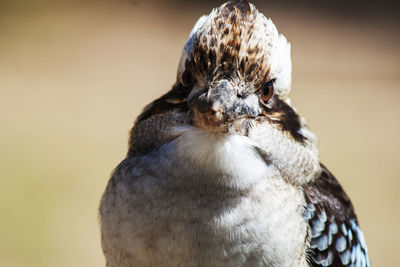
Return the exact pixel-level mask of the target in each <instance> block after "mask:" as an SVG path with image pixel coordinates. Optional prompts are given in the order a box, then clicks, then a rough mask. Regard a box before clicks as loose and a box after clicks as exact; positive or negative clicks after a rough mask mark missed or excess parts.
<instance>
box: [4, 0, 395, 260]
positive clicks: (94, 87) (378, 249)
mask: <svg viewBox="0 0 400 267" xmlns="http://www.w3.org/2000/svg"><path fill="white" fill-rule="evenodd" d="M221 3H222V1H183V0H181V1H168V2H166V1H164V2H161V1H158V2H157V1H144V0H132V1H122V0H121V1H118V0H113V1H111V0H109V1H90V0H83V1H72V0H71V1H67V0H65V1H56V0H54V1H51V0H48V1H45V0H36V1H34V0H32V1H28V0H26V1H18V0H9V1H4V0H3V1H2V0H0V127H1V128H0V214H1V219H0V266H4V267H25V266H30V267H39V266H40V267H47V266H49V267H50V266H51V267H53V266H60V267H63V266H68V267H69V266H104V259H103V255H102V251H101V246H100V234H99V227H98V215H97V208H98V205H99V200H100V197H101V194H102V192H103V190H104V188H105V186H106V183H107V180H108V177H109V174H110V173H111V171H112V169H113V168H114V167H115V166H116V165H117V164H118V163H119V162H120V161H121V160H122V159H123V158H124V156H125V153H126V150H127V139H128V131H129V129H130V128H131V126H132V124H133V121H134V119H135V117H136V116H137V115H138V113H139V112H140V110H141V109H142V108H143V107H144V105H146V104H147V103H149V102H151V101H152V100H153V99H155V98H156V97H158V96H160V95H161V94H163V93H164V92H166V91H167V90H169V89H170V87H171V85H172V83H173V82H174V80H175V74H176V67H177V64H178V59H179V56H180V52H181V49H182V47H183V44H184V42H185V39H186V37H187V36H188V34H189V32H190V29H191V27H192V26H193V24H194V23H195V21H196V20H197V19H198V18H199V17H200V16H201V15H202V14H205V13H208V12H209V11H210V10H211V8H212V7H214V6H217V5H219V4H221ZM255 4H256V5H257V6H258V8H259V9H260V10H261V11H262V12H263V13H265V14H266V15H267V16H269V17H271V18H272V20H273V21H274V22H275V24H276V25H277V27H278V29H279V31H281V32H282V33H284V34H285V36H286V37H287V38H288V40H289V41H290V42H291V43H292V49H293V51H292V58H293V91H292V101H293V104H294V105H295V106H296V107H297V109H298V111H299V112H300V113H301V114H302V115H303V116H304V117H305V118H307V121H308V123H309V125H310V126H311V128H312V129H313V130H314V131H315V132H316V133H317V135H318V136H319V140H320V152H321V160H322V161H323V162H324V163H325V164H326V165H327V166H328V167H329V169H330V170H331V171H332V172H333V173H334V174H335V175H336V176H337V177H338V179H339V180H340V182H341V183H342V184H343V186H344V188H345V189H346V191H347V192H348V193H349V195H350V196H351V198H352V201H353V203H354V205H355V207H356V210H357V213H358V216H359V220H360V222H361V226H362V229H363V231H364V233H365V237H366V240H367V243H368V247H369V252H370V257H371V261H372V264H373V265H374V266H400V253H399V252H398V247H399V246H398V242H400V231H398V227H399V225H400V209H399V205H400V193H399V187H400V154H399V152H398V151H399V149H400V138H399V137H400V136H399V131H400V120H399V116H400V104H399V100H400V51H399V41H400V34H399V26H400V23H399V21H400V19H399V16H398V14H399V13H398V11H399V9H398V6H396V2H395V1H386V2H383V1H357V0H352V1H340V0H336V1H333V0H332V1H314V0H311V1H290V0H284V1H255Z"/></svg>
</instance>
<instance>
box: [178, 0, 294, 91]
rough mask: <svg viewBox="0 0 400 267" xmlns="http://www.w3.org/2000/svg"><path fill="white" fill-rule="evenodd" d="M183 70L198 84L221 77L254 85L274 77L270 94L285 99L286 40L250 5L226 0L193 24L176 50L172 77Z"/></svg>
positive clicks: (288, 69) (287, 82) (288, 70)
mask: <svg viewBox="0 0 400 267" xmlns="http://www.w3.org/2000/svg"><path fill="white" fill-rule="evenodd" d="M185 71H189V72H191V74H192V75H193V76H194V77H195V79H196V81H197V82H198V83H200V85H201V86H207V84H209V83H212V82H213V79H218V78H219V77H220V76H224V77H230V78H238V79H240V80H242V81H244V82H245V83H247V86H253V87H254V88H255V89H257V88H256V87H258V86H261V85H262V84H263V83H266V82H267V81H268V80H271V79H275V90H276V93H277V94H278V95H279V97H280V98H282V99H285V98H286V97H287V95H288V93H289V91H290V86H291V59H290V44H289V43H288V42H287V40H286V38H285V37H284V36H283V35H281V34H279V33H278V31H277V29H276V27H275V25H274V23H273V22H272V21H271V20H270V19H268V18H266V17H265V16H264V15H263V14H261V13H260V12H258V10H257V9H256V7H255V6H254V5H252V4H249V3H248V2H247V1H231V2H228V3H225V4H223V5H222V6H221V7H219V8H217V9H214V10H212V12H211V13H210V14H209V15H208V16H202V17H201V18H200V19H199V20H198V21H197V23H196V24H195V26H194V28H193V30H192V31H191V33H190V36H189V38H188V40H187V41H186V44H185V47H184V49H183V52H182V57H181V60H180V64H179V67H178V81H179V80H180V79H181V76H182V74H183V73H184V72H185Z"/></svg>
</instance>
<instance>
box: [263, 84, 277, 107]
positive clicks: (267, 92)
mask: <svg viewBox="0 0 400 267" xmlns="http://www.w3.org/2000/svg"><path fill="white" fill-rule="evenodd" d="M273 96H274V80H270V81H269V82H267V83H266V84H265V85H264V87H263V88H262V91H261V94H260V98H261V101H262V102H263V103H264V104H267V103H268V101H269V100H270V99H271V98H272V97H273Z"/></svg>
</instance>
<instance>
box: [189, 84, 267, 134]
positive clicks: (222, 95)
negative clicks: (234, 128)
mask: <svg viewBox="0 0 400 267" xmlns="http://www.w3.org/2000/svg"><path fill="white" fill-rule="evenodd" d="M250 101H251V99H250ZM188 104H189V107H190V109H191V111H192V113H193V117H194V122H195V124H196V125H198V126H203V127H206V128H210V127H216V126H217V127H220V126H221V125H223V124H225V123H226V122H230V121H233V120H234V119H236V118H238V117H243V116H254V117H255V116H257V115H258V112H259V111H258V110H253V109H252V108H250V106H249V99H244V98H242V97H240V96H239V95H238V90H237V88H235V87H234V85H233V84H232V83H231V82H230V81H228V80H226V79H222V80H220V81H218V82H216V83H215V84H212V85H211V86H210V87H209V88H206V89H202V90H197V91H194V92H192V93H191V94H190V95H189V97H188Z"/></svg>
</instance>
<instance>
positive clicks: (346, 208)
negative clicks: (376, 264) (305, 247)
mask: <svg viewBox="0 0 400 267" xmlns="http://www.w3.org/2000/svg"><path fill="white" fill-rule="evenodd" d="M321 170H322V172H321V174H320V176H319V177H318V178H317V179H316V180H315V181H314V182H312V183H310V184H307V185H305V186H304V193H305V199H306V203H307V207H306V212H305V218H306V220H307V222H308V223H309V225H310V228H311V243H310V251H309V259H310V262H311V266H370V263H369V258H368V253H367V246H366V243H365V240H364V237H363V233H362V231H361V229H360V228H359V225H358V222H357V216H356V214H355V211H354V208H353V205H352V203H351V201H350V199H349V197H348V196H347V194H346V193H345V191H344V190H343V188H342V187H341V185H340V184H339V182H338V181H337V179H336V178H335V177H334V176H333V174H332V173H331V172H330V171H329V170H328V169H327V168H326V167H325V166H324V165H322V164H321Z"/></svg>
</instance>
